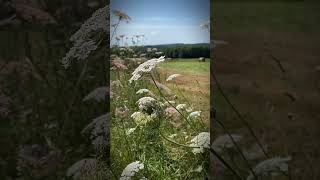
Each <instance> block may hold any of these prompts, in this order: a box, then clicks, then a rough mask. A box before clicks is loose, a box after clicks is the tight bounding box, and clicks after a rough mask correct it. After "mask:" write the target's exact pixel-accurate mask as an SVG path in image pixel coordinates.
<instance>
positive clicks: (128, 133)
mask: <svg viewBox="0 0 320 180" xmlns="http://www.w3.org/2000/svg"><path fill="white" fill-rule="evenodd" d="M135 130H136V128H129V129H128V130H127V131H126V135H127V136H129V135H130V134H132V133H133V132H134V131H135Z"/></svg>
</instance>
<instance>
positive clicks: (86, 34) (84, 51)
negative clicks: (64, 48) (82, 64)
mask: <svg viewBox="0 0 320 180" xmlns="http://www.w3.org/2000/svg"><path fill="white" fill-rule="evenodd" d="M108 12H109V7H108V6H105V7H103V8H100V9H98V10H97V11H95V12H94V13H93V14H92V16H91V17H90V18H89V19H88V20H87V21H86V22H85V23H83V24H82V26H81V28H80V29H79V30H78V31H77V32H76V33H75V34H73V35H72V36H71V38H70V41H72V42H73V47H72V48H71V49H70V50H69V52H68V53H67V54H66V56H65V57H64V58H62V60H61V63H62V65H63V66H64V67H65V68H67V67H68V66H69V65H70V62H71V60H72V59H77V60H84V59H86V58H87V57H88V56H89V54H90V53H91V52H92V51H94V50H96V49H97V47H98V46H97V45H96V42H95V41H93V32H98V31H102V32H103V34H108V31H109V24H108V23H109V13H108Z"/></svg>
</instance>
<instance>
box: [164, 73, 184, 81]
mask: <svg viewBox="0 0 320 180" xmlns="http://www.w3.org/2000/svg"><path fill="white" fill-rule="evenodd" d="M179 76H181V74H172V75H170V76H169V77H168V78H167V80H166V81H172V80H173V79H175V78H176V77H179Z"/></svg>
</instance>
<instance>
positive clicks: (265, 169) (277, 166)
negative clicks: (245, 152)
mask: <svg viewBox="0 0 320 180" xmlns="http://www.w3.org/2000/svg"><path fill="white" fill-rule="evenodd" d="M290 160H291V157H285V158H281V157H275V158H271V159H267V160H265V161H262V162H260V163H259V164H258V165H257V166H256V167H255V168H254V169H253V171H254V172H255V174H256V175H257V176H266V175H270V174H272V175H277V174H278V173H277V172H286V171H288V161H290ZM252 179H254V176H253V174H252V173H250V175H249V176H248V177H247V180H252Z"/></svg>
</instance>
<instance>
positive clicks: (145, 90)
mask: <svg viewBox="0 0 320 180" xmlns="http://www.w3.org/2000/svg"><path fill="white" fill-rule="evenodd" d="M149 92H150V91H149V90H148V89H139V90H138V91H137V93H136V94H144V93H149Z"/></svg>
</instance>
